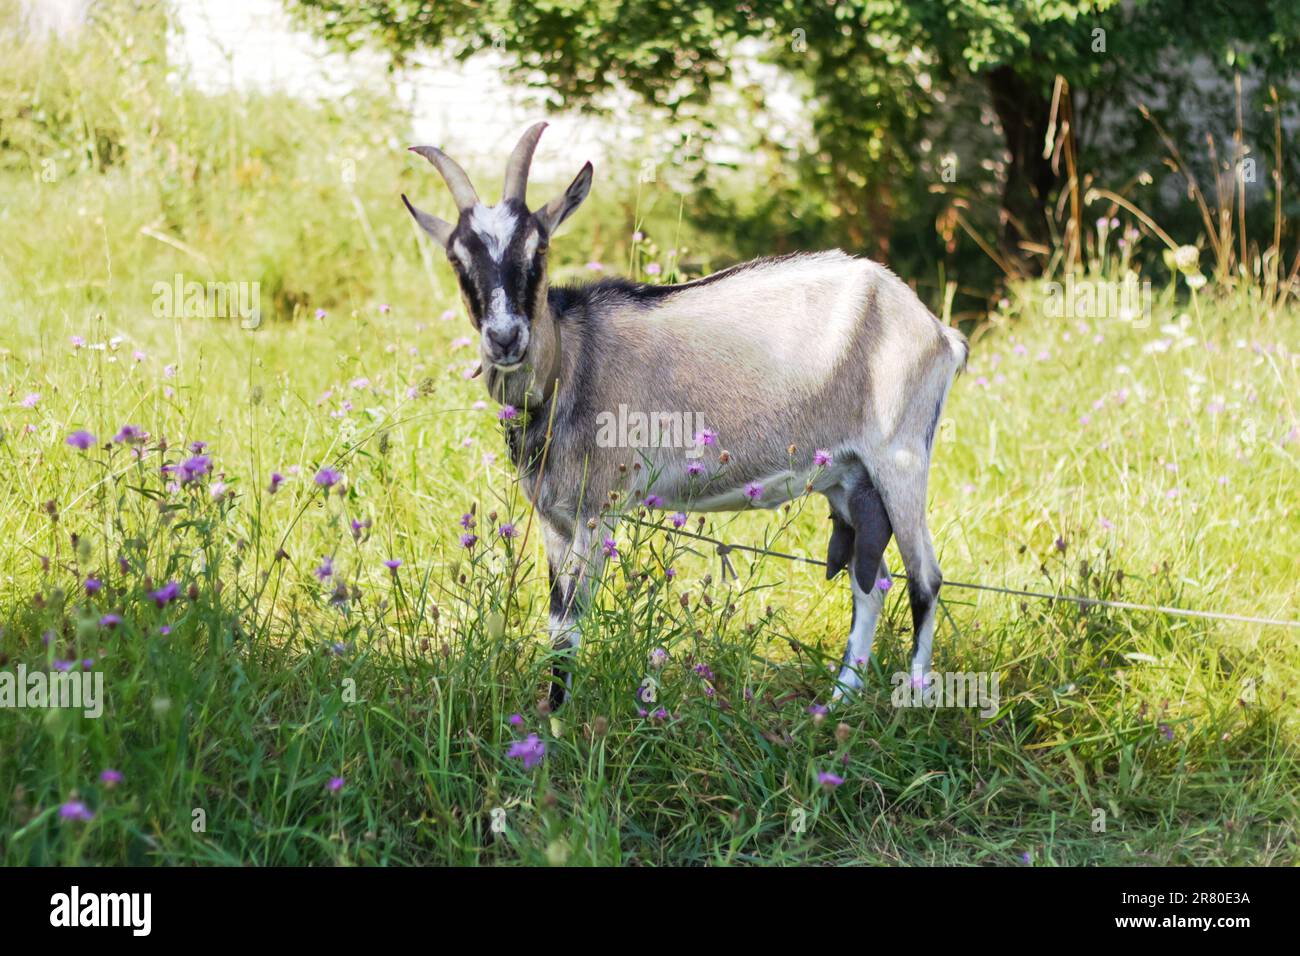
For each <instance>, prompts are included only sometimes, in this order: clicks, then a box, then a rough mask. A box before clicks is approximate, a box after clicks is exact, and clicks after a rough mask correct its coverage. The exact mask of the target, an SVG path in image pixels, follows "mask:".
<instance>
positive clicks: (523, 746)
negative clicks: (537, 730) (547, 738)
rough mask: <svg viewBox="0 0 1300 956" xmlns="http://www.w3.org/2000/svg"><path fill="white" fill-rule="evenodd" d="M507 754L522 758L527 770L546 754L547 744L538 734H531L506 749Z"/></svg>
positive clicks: (518, 758) (517, 758)
mask: <svg viewBox="0 0 1300 956" xmlns="http://www.w3.org/2000/svg"><path fill="white" fill-rule="evenodd" d="M506 756H507V757H510V758H513V759H516V760H522V761H523V762H524V769H525V770H532V769H533V768H534V767H536V766H537V765H538V764H539V763H541V762H542V759H543V758H544V757H545V756H546V744H545V743H544V742H543V741H542V739H541V738H540V737H538V736H537V735H536V734H529V735H528V736H527V737H525V738H524V739H523V740H516V741H515V742H514V743H512V744H511V745H510V749H509V750H508V751H506Z"/></svg>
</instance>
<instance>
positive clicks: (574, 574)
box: [542, 519, 605, 708]
mask: <svg viewBox="0 0 1300 956" xmlns="http://www.w3.org/2000/svg"><path fill="white" fill-rule="evenodd" d="M542 537H543V540H544V542H545V545H546V563H547V571H548V573H549V577H550V585H551V607H550V612H551V613H550V636H551V647H552V648H553V649H554V650H556V651H559V652H562V654H563V656H564V657H566V658H569V659H568V660H562V659H560V658H558V657H557V659H556V661H555V664H554V665H553V667H552V681H551V692H550V702H551V707H552V708H557V707H559V706H560V705H561V704H563V703H564V700H565V697H566V696H567V694H566V691H567V690H568V689H570V688H572V686H573V660H572V658H573V656H575V655H576V654H577V651H578V645H579V644H580V643H581V638H582V633H581V630H580V619H581V617H582V615H583V613H584V612H585V611H586V610H587V607H588V606H589V605H590V604H591V599H592V597H593V596H594V595H595V593H596V587H597V586H598V585H599V583H600V572H601V568H602V566H603V565H604V561H605V552H604V548H603V545H602V544H601V542H600V539H599V535H598V534H597V532H596V531H595V530H593V529H591V528H589V527H588V526H587V524H586V522H585V521H583V520H581V519H579V520H578V521H576V522H574V525H573V533H572V534H571V535H568V534H565V533H564V532H563V531H562V530H561V529H560V528H558V527H557V526H556V525H554V524H552V523H551V522H549V521H546V520H545V519H543V521H542Z"/></svg>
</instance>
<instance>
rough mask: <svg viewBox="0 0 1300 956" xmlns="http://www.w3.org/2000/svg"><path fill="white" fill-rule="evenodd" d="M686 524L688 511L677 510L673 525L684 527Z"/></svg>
mask: <svg viewBox="0 0 1300 956" xmlns="http://www.w3.org/2000/svg"><path fill="white" fill-rule="evenodd" d="M684 524H686V512H685V511H679V512H677V513H676V514H675V515H673V527H674V528H680V527H682V526H683V525H684Z"/></svg>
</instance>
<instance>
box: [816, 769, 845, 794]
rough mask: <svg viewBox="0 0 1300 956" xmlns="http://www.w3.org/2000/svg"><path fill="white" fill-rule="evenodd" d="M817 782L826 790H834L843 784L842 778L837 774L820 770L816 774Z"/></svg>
mask: <svg viewBox="0 0 1300 956" xmlns="http://www.w3.org/2000/svg"><path fill="white" fill-rule="evenodd" d="M817 782H818V783H819V784H821V785H822V786H823V787H825V788H826V789H827V790H834V789H835V788H836V787H838V786H839V785H840V784H842V783H843V782H844V778H843V777H841V776H840V775H839V774H835V773H831V772H830V771H829V770H822V771H820V772H819V773H818V774H817Z"/></svg>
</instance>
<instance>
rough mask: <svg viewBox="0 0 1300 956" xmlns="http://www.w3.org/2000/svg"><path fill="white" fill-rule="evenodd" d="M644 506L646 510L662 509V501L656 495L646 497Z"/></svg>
mask: <svg viewBox="0 0 1300 956" xmlns="http://www.w3.org/2000/svg"><path fill="white" fill-rule="evenodd" d="M645 506H646V507H647V508H662V507H663V506H664V500H663V499H662V498H660V497H659V496H658V495H646V496H645Z"/></svg>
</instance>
